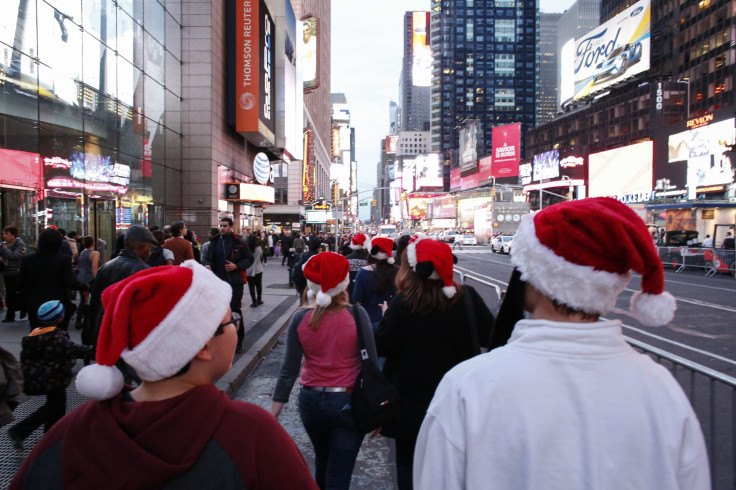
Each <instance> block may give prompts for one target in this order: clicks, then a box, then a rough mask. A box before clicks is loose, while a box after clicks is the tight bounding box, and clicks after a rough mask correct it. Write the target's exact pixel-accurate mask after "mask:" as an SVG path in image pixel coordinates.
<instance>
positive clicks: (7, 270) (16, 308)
mask: <svg viewBox="0 0 736 490" xmlns="http://www.w3.org/2000/svg"><path fill="white" fill-rule="evenodd" d="M25 254H26V244H25V242H24V241H23V239H22V238H21V237H19V236H18V228H16V227H15V226H6V227H5V228H3V242H2V246H0V259H2V260H3V266H4V267H3V281H4V283H5V306H6V308H7V310H6V311H5V319H3V321H2V323H9V322H14V321H15V313H16V312H20V319H21V320H22V319H24V318H25V317H26V310H25V308H23V306H22V305H23V301H22V299H21V296H20V287H19V285H18V280H19V278H18V275H19V273H20V263H21V260H22V259H23V256H24V255H25Z"/></svg>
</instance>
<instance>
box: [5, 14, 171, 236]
mask: <svg viewBox="0 0 736 490" xmlns="http://www.w3.org/2000/svg"><path fill="white" fill-rule="evenodd" d="M0 12H1V13H2V15H0V168H1V169H2V171H1V172H0V223H1V224H2V225H3V226H7V225H11V224H12V225H15V226H18V227H19V228H20V229H21V235H22V236H24V238H26V239H31V243H32V242H33V241H35V233H36V232H37V229H38V227H40V226H47V225H55V226H58V227H60V228H64V229H66V230H67V231H71V230H74V231H77V232H78V233H81V234H91V235H93V236H98V237H101V238H104V239H105V240H107V241H108V243H112V242H111V241H113V240H114V238H115V233H116V229H122V228H126V227H128V226H129V225H131V224H143V225H146V226H150V225H154V224H157V225H162V224H163V213H164V210H165V206H169V207H171V206H174V207H175V206H177V205H180V203H181V195H180V193H181V185H180V183H181V133H182V127H181V126H182V124H181V107H180V104H181V91H182V87H181V60H182V53H181V48H182V42H181V3H180V1H179V0H176V1H164V0H160V1H159V0H117V1H113V0H47V1H45V0H4V1H3V3H2V7H0ZM164 203H166V204H164Z"/></svg>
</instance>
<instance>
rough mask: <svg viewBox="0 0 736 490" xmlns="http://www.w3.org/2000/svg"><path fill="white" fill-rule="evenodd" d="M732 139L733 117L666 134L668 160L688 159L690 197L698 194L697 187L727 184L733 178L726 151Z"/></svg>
mask: <svg viewBox="0 0 736 490" xmlns="http://www.w3.org/2000/svg"><path fill="white" fill-rule="evenodd" d="M735 143H736V129H734V119H733V118H732V119H728V120H725V121H720V122H717V123H712V124H709V125H707V126H703V127H699V128H696V129H690V130H688V131H683V132H681V133H677V134H673V135H671V136H670V137H669V140H668V152H667V153H668V158H667V161H668V162H669V163H675V162H687V187H688V198H689V199H695V198H696V197H697V194H698V193H699V192H698V187H700V188H705V187H711V186H718V185H720V184H730V183H731V182H732V181H733V170H734V162H732V161H731V159H730V158H729V157H728V156H727V154H726V153H725V152H727V151H728V150H730V146H731V145H733V144H735Z"/></svg>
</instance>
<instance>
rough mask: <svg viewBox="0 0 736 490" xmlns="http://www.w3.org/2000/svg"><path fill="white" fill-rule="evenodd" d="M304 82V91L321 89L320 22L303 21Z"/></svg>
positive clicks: (314, 19) (305, 19) (313, 18)
mask: <svg viewBox="0 0 736 490" xmlns="http://www.w3.org/2000/svg"><path fill="white" fill-rule="evenodd" d="M301 52H302V55H303V58H302V80H303V81H304V89H305V90H308V89H314V88H317V87H319V20H318V19H317V17H305V18H303V19H302V49H301Z"/></svg>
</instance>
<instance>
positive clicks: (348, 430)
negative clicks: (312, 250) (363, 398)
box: [271, 252, 378, 489]
mask: <svg viewBox="0 0 736 490" xmlns="http://www.w3.org/2000/svg"><path fill="white" fill-rule="evenodd" d="M349 270H350V266H349V264H348V261H347V259H346V258H345V257H343V256H342V255H339V254H336V253H332V252H323V253H320V254H317V255H314V256H313V257H311V258H310V259H309V260H308V261H307V263H306V264H305V265H304V277H305V278H306V279H307V286H308V289H307V295H308V299H309V306H308V307H306V308H302V309H300V310H298V311H297V312H296V313H295V314H294V316H293V317H292V319H291V322H290V323H289V328H288V331H287V337H286V354H285V356H284V362H283V364H282V365H281V371H280V372H279V377H278V380H277V382H276V388H275V389H274V394H273V402H272V404H271V413H272V414H273V415H274V417H278V416H279V413H280V412H281V409H282V408H283V406H284V404H285V403H286V402H287V401H288V400H289V393H290V392H291V388H292V387H293V385H294V381H296V378H297V376H299V383H300V384H301V385H302V388H301V390H300V391H299V414H300V416H301V419H302V423H303V424H304V428H305V429H306V431H307V434H308V435H309V439H310V440H311V441H312V445H313V446H314V454H315V466H316V468H315V479H316V481H317V484H318V485H319V487H320V488H323V489H324V488H330V489H342V488H344V489H347V488H349V487H350V478H351V476H352V473H353V467H354V466H355V459H356V457H357V456H358V451H359V450H360V445H361V444H362V443H363V437H364V436H365V434H364V433H363V432H361V431H360V430H359V429H358V428H357V426H356V425H355V419H354V417H353V410H352V407H351V394H352V391H353V384H355V380H356V378H357V377H358V374H359V373H360V357H359V355H358V334H357V328H362V329H363V338H364V339H365V342H366V348H367V349H368V354H369V356H370V358H371V359H372V360H373V361H374V362H376V363H377V362H378V354H377V353H376V346H375V342H374V340H373V329H372V327H371V322H370V319H369V318H368V314H367V313H366V311H365V310H364V309H363V308H362V307H360V306H353V307H351V306H350V302H349V299H348V294H347V291H346V288H347V286H348V283H349V277H348V272H349ZM352 308H357V313H358V316H359V318H360V325H359V327H356V325H355V320H354V317H353V311H352ZM302 358H303V359H304V363H303V366H302V367H301V372H300V366H301V365H302Z"/></svg>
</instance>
